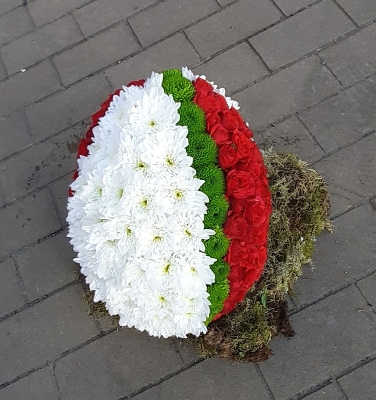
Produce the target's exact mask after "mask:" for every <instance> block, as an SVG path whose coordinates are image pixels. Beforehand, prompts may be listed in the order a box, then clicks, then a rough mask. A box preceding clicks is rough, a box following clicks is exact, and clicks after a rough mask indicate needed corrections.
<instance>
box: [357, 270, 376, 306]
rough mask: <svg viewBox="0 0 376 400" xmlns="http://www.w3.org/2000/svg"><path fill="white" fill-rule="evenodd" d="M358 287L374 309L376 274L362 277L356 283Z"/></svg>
mask: <svg viewBox="0 0 376 400" xmlns="http://www.w3.org/2000/svg"><path fill="white" fill-rule="evenodd" d="M357 285H358V288H359V289H360V290H361V292H362V293H363V295H364V296H365V297H366V299H367V300H368V303H369V304H371V306H372V307H373V309H374V310H375V311H376V291H375V287H376V274H373V275H371V276H368V277H367V278H364V279H362V280H361V281H359V282H358V283H357Z"/></svg>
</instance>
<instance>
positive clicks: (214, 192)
mask: <svg viewBox="0 0 376 400" xmlns="http://www.w3.org/2000/svg"><path fill="white" fill-rule="evenodd" d="M196 176H197V178H199V179H202V180H204V181H205V183H204V184H203V185H202V186H201V188H200V190H201V192H203V193H205V194H206V195H207V196H208V197H209V199H212V198H213V197H214V196H220V195H223V194H224V192H225V177H224V175H223V171H222V170H221V169H220V168H219V167H217V166H216V165H205V166H203V167H202V168H199V169H198V170H196Z"/></svg>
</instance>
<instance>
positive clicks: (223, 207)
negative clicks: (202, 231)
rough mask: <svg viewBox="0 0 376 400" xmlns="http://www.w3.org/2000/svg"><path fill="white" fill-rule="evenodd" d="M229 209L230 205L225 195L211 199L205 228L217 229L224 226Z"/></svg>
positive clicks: (205, 218)
mask: <svg viewBox="0 0 376 400" xmlns="http://www.w3.org/2000/svg"><path fill="white" fill-rule="evenodd" d="M228 207H229V203H228V201H227V200H226V199H225V197H224V196H223V195H222V196H214V197H212V198H209V204H208V205H207V212H206V214H205V216H204V225H205V228H207V229H215V228H216V227H218V226H222V225H223V224H224V222H225V221H226V216H227V211H228Z"/></svg>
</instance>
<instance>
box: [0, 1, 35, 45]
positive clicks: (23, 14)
mask: <svg viewBox="0 0 376 400" xmlns="http://www.w3.org/2000/svg"><path fill="white" fill-rule="evenodd" d="M31 30H33V24H32V23H31V21H30V17H29V15H28V13H27V10H26V8H25V7H18V8H16V9H14V10H13V11H11V12H9V13H7V14H4V15H3V16H2V17H0V45H3V44H5V43H8V42H11V41H12V40H14V39H17V38H19V37H20V36H23V35H26V34H27V33H29V32H30V31H31Z"/></svg>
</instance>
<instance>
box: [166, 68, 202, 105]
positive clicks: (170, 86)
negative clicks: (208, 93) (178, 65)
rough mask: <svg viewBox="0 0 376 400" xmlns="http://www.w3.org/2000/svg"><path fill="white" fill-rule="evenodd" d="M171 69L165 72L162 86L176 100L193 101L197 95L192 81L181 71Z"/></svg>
mask: <svg viewBox="0 0 376 400" xmlns="http://www.w3.org/2000/svg"><path fill="white" fill-rule="evenodd" d="M173 71H177V70H170V71H168V72H167V71H166V72H164V73H163V82H162V87H163V90H164V91H165V93H166V94H171V95H172V97H173V98H174V100H175V101H176V102H182V101H184V100H186V101H191V100H192V99H193V96H194V95H195V88H194V86H193V84H192V82H191V81H190V80H189V79H187V78H184V77H183V76H182V75H181V73H179V74H178V73H177V72H173Z"/></svg>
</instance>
